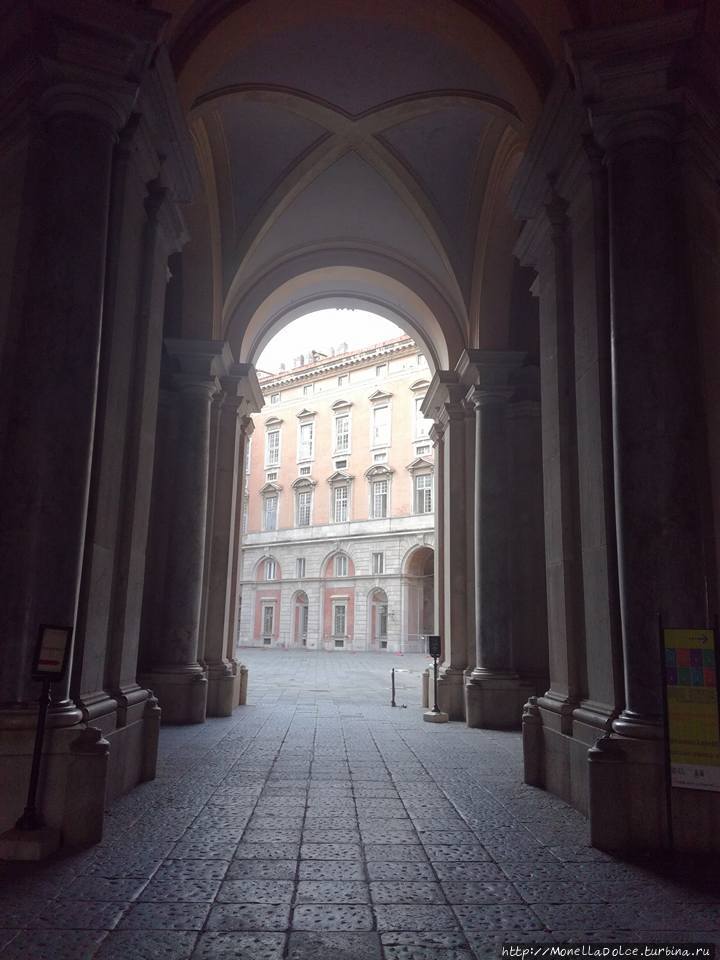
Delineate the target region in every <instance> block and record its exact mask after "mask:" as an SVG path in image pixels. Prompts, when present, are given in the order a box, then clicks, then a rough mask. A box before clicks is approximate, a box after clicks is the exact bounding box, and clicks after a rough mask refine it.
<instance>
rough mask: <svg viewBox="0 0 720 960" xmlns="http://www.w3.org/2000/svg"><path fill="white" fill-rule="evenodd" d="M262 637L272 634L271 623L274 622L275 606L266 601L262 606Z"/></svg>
mask: <svg viewBox="0 0 720 960" xmlns="http://www.w3.org/2000/svg"><path fill="white" fill-rule="evenodd" d="M262 620H263V637H265V638H266V639H267V638H269V637H271V636H272V632H273V625H274V622H275V606H274V604H272V603H266V604H265V605H264V606H263V615H262Z"/></svg>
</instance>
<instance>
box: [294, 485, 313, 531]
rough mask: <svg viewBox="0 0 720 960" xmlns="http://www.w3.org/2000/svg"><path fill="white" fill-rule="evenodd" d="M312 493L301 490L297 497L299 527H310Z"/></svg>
mask: <svg viewBox="0 0 720 960" xmlns="http://www.w3.org/2000/svg"><path fill="white" fill-rule="evenodd" d="M311 497H312V493H311V492H310V491H309V490H301V491H299V493H298V495H297V525H298V526H299V527H309V526H310V499H311Z"/></svg>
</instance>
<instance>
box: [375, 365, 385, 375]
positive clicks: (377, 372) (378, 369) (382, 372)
mask: <svg viewBox="0 0 720 960" xmlns="http://www.w3.org/2000/svg"><path fill="white" fill-rule="evenodd" d="M386 373H387V364H386V363H379V364H378V365H377V366H376V367H375V376H376V377H384V376H385V374H386Z"/></svg>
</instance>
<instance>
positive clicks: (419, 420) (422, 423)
mask: <svg viewBox="0 0 720 960" xmlns="http://www.w3.org/2000/svg"><path fill="white" fill-rule="evenodd" d="M424 400H425V397H415V436H416V437H418V438H420V437H427V435H428V434H429V433H430V427H431V426H432V424H433V422H432V420H426V419H425V417H424V416H423V413H422V410H421V409H420V407H421V406H422V404H423V401H424Z"/></svg>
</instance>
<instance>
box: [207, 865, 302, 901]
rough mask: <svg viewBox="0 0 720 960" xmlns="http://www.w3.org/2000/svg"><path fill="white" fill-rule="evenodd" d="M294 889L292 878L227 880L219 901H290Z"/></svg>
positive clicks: (218, 898) (221, 888)
mask: <svg viewBox="0 0 720 960" xmlns="http://www.w3.org/2000/svg"><path fill="white" fill-rule="evenodd" d="M271 862H272V861H271ZM294 890H295V884H294V882H293V881H292V880H258V879H252V880H226V881H225V882H224V883H223V884H222V886H221V887H220V891H219V893H218V895H217V902H218V903H278V904H281V903H290V901H291V900H292V898H293V893H294Z"/></svg>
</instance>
